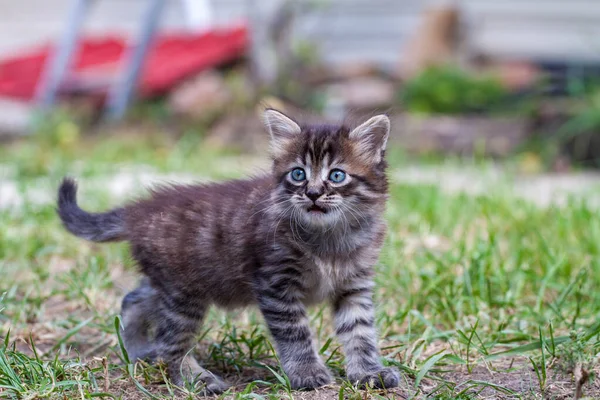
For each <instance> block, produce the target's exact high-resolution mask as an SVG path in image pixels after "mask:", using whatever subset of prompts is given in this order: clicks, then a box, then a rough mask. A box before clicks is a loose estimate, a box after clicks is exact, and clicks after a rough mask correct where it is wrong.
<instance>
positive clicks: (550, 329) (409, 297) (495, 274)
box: [0, 125, 600, 400]
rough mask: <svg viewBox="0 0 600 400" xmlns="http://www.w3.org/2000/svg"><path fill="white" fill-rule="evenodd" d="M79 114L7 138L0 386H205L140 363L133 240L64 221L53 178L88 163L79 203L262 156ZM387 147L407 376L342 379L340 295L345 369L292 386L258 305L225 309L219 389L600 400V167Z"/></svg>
mask: <svg viewBox="0 0 600 400" xmlns="http://www.w3.org/2000/svg"><path fill="white" fill-rule="evenodd" d="M74 129H75V128H74V127H72V126H68V125H67V126H62V127H59V129H57V130H56V132H53V133H51V134H48V133H47V132H46V133H44V135H45V136H40V137H36V138H35V140H25V141H21V142H17V143H13V144H8V145H3V146H2V147H0V227H1V229H0V274H1V275H0V299H1V301H0V310H1V311H0V334H1V335H2V338H3V339H4V340H3V342H2V343H0V398H15V399H17V398H18V399H22V398H23V399H24V398H27V399H33V398H60V399H71V398H90V397H105V398H122V399H140V398H195V397H194V396H195V394H197V393H196V392H197V390H195V389H185V390H184V391H181V390H178V389H176V388H173V387H172V386H170V385H169V384H168V383H165V375H164V374H165V373H164V368H163V367H162V366H160V365H159V366H152V365H145V364H140V363H138V364H136V365H132V364H130V363H128V361H127V357H126V354H124V353H123V350H122V348H121V346H120V345H119V337H118V335H117V329H116V326H117V325H118V323H119V322H118V313H119V303H120V299H121V298H122V296H123V295H124V293H126V292H127V290H130V289H132V288H133V287H134V286H135V283H136V280H137V279H138V276H137V274H136V271H135V265H133V263H132V261H131V259H130V257H129V255H128V249H127V246H126V244H103V245H99V244H90V243H86V242H84V241H82V240H80V239H77V238H75V237H73V236H70V235H69V234H67V233H66V232H65V231H64V230H63V228H62V227H61V225H60V223H59V220H58V219H57V217H56V215H55V211H54V204H53V200H54V197H55V190H56V187H57V184H58V182H59V180H60V178H61V177H62V176H63V175H65V174H68V175H71V176H75V177H77V178H78V180H79V182H80V186H81V189H80V200H81V203H82V205H83V207H84V208H86V209H90V210H102V209H104V208H107V207H110V206H111V205H116V204H118V203H119V202H120V201H122V200H123V199H125V198H130V197H132V196H135V195H140V194H143V193H144V191H145V189H144V185H149V184H151V183H153V182H159V181H164V180H184V181H191V180H196V179H197V180H206V179H227V178H231V177H237V176H242V175H247V174H251V173H254V172H256V171H257V170H258V169H260V168H264V167H265V166H266V165H267V164H266V163H265V159H264V157H262V156H260V155H259V156H253V157H250V156H241V155H238V154H232V153H227V152H223V151H217V150H215V149H211V148H207V147H206V146H205V145H204V144H203V142H202V141H201V139H200V138H199V137H198V136H197V135H195V134H194V133H193V132H191V133H189V134H187V135H184V136H183V137H181V138H178V139H174V138H170V137H169V136H166V135H149V136H148V135H146V136H140V135H139V134H130V135H120V136H119V137H109V138H105V137H102V135H101V134H97V136H96V137H92V138H86V139H80V138H78V135H77V132H76V130H75V131H74ZM388 157H389V161H390V174H389V175H390V179H391V182H392V185H391V197H390V201H389V206H388V211H387V219H388V222H389V234H388V237H387V241H386V245H385V248H384V250H383V252H382V255H381V259H380V262H379V264H378V265H377V291H376V300H377V305H378V307H377V310H378V311H377V316H378V317H377V325H378V328H379V332H380V336H381V340H380V345H381V348H382V352H383V358H384V362H385V363H386V364H389V365H395V366H397V367H398V368H399V369H400V371H401V372H402V382H401V387H400V388H398V389H394V390H390V391H370V390H369V391H361V390H358V389H356V388H354V387H352V386H351V385H350V384H349V383H348V382H345V381H344V379H343V353H342V352H341V349H340V348H339V346H338V344H337V342H336V339H335V337H334V335H333V334H332V329H331V324H330V316H329V313H328V309H327V307H322V308H318V309H314V310H312V312H311V316H312V318H311V325H312V327H313V329H314V332H315V336H316V339H317V341H318V344H319V348H320V352H321V354H322V356H323V358H324V359H325V360H327V364H328V365H329V366H330V367H331V369H332V371H333V372H334V374H335V375H336V376H337V379H336V383H335V384H333V385H331V386H329V387H325V388H322V389H319V390H317V391H313V392H294V391H291V390H289V389H288V387H287V381H286V377H285V375H283V373H282V371H281V370H280V368H279V366H278V363H277V360H276V358H275V356H274V354H273V351H272V347H271V343H270V341H269V336H268V334H267V333H266V331H265V327H264V325H263V324H262V320H261V318H260V316H259V315H258V313H257V312H256V311H255V310H253V309H248V310H245V311H243V312H236V313H230V314H225V313H223V312H221V311H218V310H213V311H212V312H211V314H210V316H209V318H208V320H207V323H206V325H205V326H204V327H203V329H202V331H201V334H200V335H199V337H198V343H199V345H198V348H197V349H196V351H197V352H198V355H199V357H200V358H201V359H202V360H203V361H204V363H205V364H206V365H207V366H208V367H210V369H212V370H213V371H215V372H218V373H220V374H222V375H223V376H225V377H226V378H227V380H228V381H229V382H231V383H232V384H233V385H234V387H233V389H232V390H231V391H230V392H228V393H226V394H225V395H224V396H223V397H225V398H236V399H260V398H265V399H266V398H269V399H279V398H295V399H317V400H318V399H338V398H351V399H364V398H374V399H381V398H389V399H392V398H438V399H468V398H481V399H512V398H523V399H530V398H531V399H537V398H549V399H563V398H564V399H566V398H573V397H574V396H575V394H576V392H577V390H578V386H579V389H580V390H581V391H582V394H583V395H584V396H589V397H591V398H600V382H599V381H598V380H597V379H596V375H597V374H598V372H600V369H599V367H598V364H599V360H598V354H599V353H600V336H599V332H600V322H599V321H600V318H599V316H600V291H599V290H598V287H600V259H599V258H598V255H599V253H600V217H599V215H598V213H597V211H596V210H597V207H596V204H597V201H596V199H597V198H598V194H599V193H600V191H598V188H600V184H599V182H600V180H599V179H598V178H597V177H595V176H591V175H589V174H586V175H578V178H577V179H574V177H573V176H570V177H569V178H568V179H567V178H564V177H563V178H557V179H554V178H550V177H548V176H544V177H541V178H539V177H538V178H533V177H525V178H523V177H519V176H515V174H514V173H512V172H510V171H513V169H512V168H511V166H510V165H504V166H501V167H499V166H497V165H493V164H491V163H490V162H489V161H470V162H465V161H454V162H448V161H445V162H443V163H440V162H439V161H434V162H429V163H428V164H427V165H422V164H421V165H419V166H418V167H415V166H413V165H412V164H411V161H410V160H408V159H407V158H406V157H405V156H403V154H402V152H400V151H398V150H396V149H392V150H391V151H390V152H389V154H388ZM465 171H466V172H465ZM549 179H550V180H552V179H554V180H553V181H552V182H554V183H548V180H549ZM561 182H562V183H561ZM565 182H567V183H565ZM573 182H575V183H573ZM576 182H580V184H579V185H577V183H576ZM561 185H562V186H561ZM573 185H575V186H573ZM572 186H573V187H572ZM557 187H558V188H559V192H561V193H558V192H556V193H555V191H553V190H551V189H553V188H557ZM565 191H567V192H573V194H571V195H566V194H565V193H564V192H565ZM553 199H556V201H553ZM582 376H583V377H582ZM585 376H589V377H588V378H587V379H585ZM186 390H187V392H186ZM186 393H187V394H186ZM578 396H581V393H579V394H578Z"/></svg>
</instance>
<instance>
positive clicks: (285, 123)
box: [264, 109, 301, 157]
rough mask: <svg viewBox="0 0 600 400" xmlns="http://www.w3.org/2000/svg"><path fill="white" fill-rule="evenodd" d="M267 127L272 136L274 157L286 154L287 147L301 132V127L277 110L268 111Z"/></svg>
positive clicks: (266, 116)
mask: <svg viewBox="0 0 600 400" xmlns="http://www.w3.org/2000/svg"><path fill="white" fill-rule="evenodd" d="M264 120H265V125H266V127H267V130H268V131H269V133H270V134H271V151H272V153H273V156H274V157H277V156H279V155H281V154H283V153H285V151H286V149H287V145H288V144H289V143H290V141H292V140H294V139H295V138H296V136H298V135H299V134H300V132H301V129H300V126H299V125H298V124H297V123H295V122H294V121H293V120H292V119H291V118H289V117H287V116H285V115H284V114H283V113H280V112H279V111H277V110H273V109H267V110H266V111H265V114H264Z"/></svg>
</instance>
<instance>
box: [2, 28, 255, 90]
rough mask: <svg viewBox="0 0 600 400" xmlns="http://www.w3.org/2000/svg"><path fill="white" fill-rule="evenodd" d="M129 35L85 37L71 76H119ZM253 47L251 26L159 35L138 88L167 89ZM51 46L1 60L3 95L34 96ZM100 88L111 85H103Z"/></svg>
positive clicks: (74, 78)
mask: <svg viewBox="0 0 600 400" xmlns="http://www.w3.org/2000/svg"><path fill="white" fill-rule="evenodd" d="M126 43H127V41H126V39H125V38H123V37H117V36H111V37H104V38H83V39H82V40H81V41H80V43H79V47H78V50H77V52H76V53H75V54H74V59H73V60H74V62H73V68H72V71H70V72H69V73H67V74H66V77H65V82H66V84H67V85H68V82H76V81H78V80H85V79H89V78H90V77H91V76H95V77H101V78H104V80H105V81H106V80H107V79H108V78H110V79H114V78H115V77H116V75H115V74H116V73H117V72H118V71H120V70H122V69H121V68H122V67H123V64H122V63H121V61H122V56H123V54H124V53H125V50H126ZM247 47H248V34H247V30H246V28H245V27H237V28H233V29H219V30H214V31H211V32H208V33H203V34H190V33H181V34H173V33H171V34H160V35H157V37H156V39H155V41H154V44H153V46H152V47H151V48H150V50H149V53H148V54H147V58H146V60H145V63H144V67H143V71H142V74H141V77H140V83H139V85H138V94H139V95H140V96H142V97H151V96H155V95H159V94H163V93H165V92H166V91H168V90H169V88H171V87H173V85H175V84H177V83H178V82H180V81H181V80H183V79H185V78H187V77H189V76H190V75H193V74H195V73H197V72H199V71H201V70H203V69H206V68H210V67H216V66H219V65H223V64H225V63H228V62H231V61H234V60H236V59H238V58H240V57H241V56H243V55H244V54H245V52H246V49H247ZM50 51H51V46H50V45H46V46H43V47H41V48H39V49H37V50H34V51H31V52H28V53H25V54H22V55H20V56H17V57H13V58H10V59H5V60H0V96H5V97H11V98H15V99H20V100H32V99H33V97H34V95H35V92H36V88H37V85H38V82H39V80H40V76H41V75H42V71H43V69H44V67H45V65H46V59H47V58H48V55H49V54H50ZM99 90H100V91H105V90H106V85H102V86H101V88H100V89H99Z"/></svg>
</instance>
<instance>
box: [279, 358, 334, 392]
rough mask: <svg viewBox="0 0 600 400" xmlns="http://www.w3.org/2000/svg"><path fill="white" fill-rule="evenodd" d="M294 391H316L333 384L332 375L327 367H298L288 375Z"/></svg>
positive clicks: (314, 365)
mask: <svg viewBox="0 0 600 400" xmlns="http://www.w3.org/2000/svg"><path fill="white" fill-rule="evenodd" d="M287 375H288V378H289V379H290V383H291V385H292V388H293V389H315V388H318V387H321V386H325V385H327V384H329V383H331V380H332V378H331V374H330V373H329V370H328V369H327V367H326V366H325V365H322V364H309V365H302V366H297V367H294V368H293V369H292V371H290V372H289V373H288V374H287Z"/></svg>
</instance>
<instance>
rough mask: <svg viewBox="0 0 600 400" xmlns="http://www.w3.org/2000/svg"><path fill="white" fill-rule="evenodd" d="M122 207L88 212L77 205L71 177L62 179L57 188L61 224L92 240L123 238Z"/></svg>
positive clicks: (75, 188)
mask: <svg viewBox="0 0 600 400" xmlns="http://www.w3.org/2000/svg"><path fill="white" fill-rule="evenodd" d="M123 211H124V209H123V208H116V209H114V210H111V211H107V212H104V213H89V212H86V211H83V210H82V209H81V208H79V206H78V205H77V184H76V183H75V181H74V180H73V179H70V178H65V179H63V181H62V183H61V185H60V188H59V189H58V208H57V212H58V215H59V216H60V219H61V220H62V222H63V225H64V226H65V228H67V230H68V231H69V232H71V233H72V234H73V235H75V236H79V237H81V238H84V239H87V240H91V241H93V242H110V241H118V240H125V239H126V235H125V233H126V232H125V221H124V215H123Z"/></svg>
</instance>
